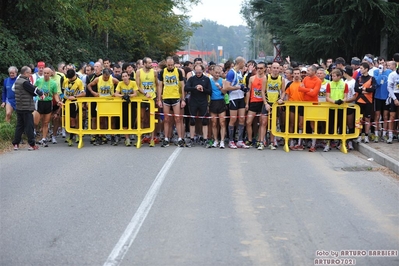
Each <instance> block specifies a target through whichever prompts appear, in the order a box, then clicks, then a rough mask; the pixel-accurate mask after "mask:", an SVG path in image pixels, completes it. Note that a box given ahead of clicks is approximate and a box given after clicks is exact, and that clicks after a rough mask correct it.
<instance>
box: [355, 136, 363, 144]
mask: <svg viewBox="0 0 399 266" xmlns="http://www.w3.org/2000/svg"><path fill="white" fill-rule="evenodd" d="M356 142H357V143H360V142H362V136H361V135H360V136H359V137H358V138H357V139H356Z"/></svg>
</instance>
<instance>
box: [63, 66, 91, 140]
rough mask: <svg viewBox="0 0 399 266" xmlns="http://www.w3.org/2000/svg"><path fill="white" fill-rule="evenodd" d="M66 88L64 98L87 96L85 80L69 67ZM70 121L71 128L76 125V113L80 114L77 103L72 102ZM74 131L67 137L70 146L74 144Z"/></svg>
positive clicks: (65, 82)
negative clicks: (84, 85) (79, 77)
mask: <svg viewBox="0 0 399 266" xmlns="http://www.w3.org/2000/svg"><path fill="white" fill-rule="evenodd" d="M62 87H63V88H64V99H66V100H71V101H73V100H76V98H79V97H85V96H86V92H85V90H84V87H83V82H82V81H81V80H80V79H78V77H77V75H76V73H75V70H73V69H68V71H67V73H66V79H64V84H63V86H62ZM69 106H70V114H69V115H70V123H71V128H75V127H76V115H77V114H78V105H77V103H73V102H72V103H70V105H69ZM73 137H74V134H73V133H69V138H67V142H68V146H72V143H73Z"/></svg>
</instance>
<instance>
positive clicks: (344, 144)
mask: <svg viewBox="0 0 399 266" xmlns="http://www.w3.org/2000/svg"><path fill="white" fill-rule="evenodd" d="M341 152H343V153H348V149H347V148H346V138H344V139H342V140H341Z"/></svg>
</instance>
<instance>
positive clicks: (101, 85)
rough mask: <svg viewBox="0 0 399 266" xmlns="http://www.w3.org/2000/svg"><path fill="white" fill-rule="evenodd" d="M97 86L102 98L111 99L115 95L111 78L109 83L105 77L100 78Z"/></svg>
mask: <svg viewBox="0 0 399 266" xmlns="http://www.w3.org/2000/svg"><path fill="white" fill-rule="evenodd" d="M97 86H98V93H99V94H100V97H109V96H112V95H113V94H114V89H115V86H114V82H113V80H112V77H111V76H110V77H109V79H108V80H107V81H105V80H104V79H103V76H100V77H98V83H97Z"/></svg>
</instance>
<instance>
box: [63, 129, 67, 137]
mask: <svg viewBox="0 0 399 266" xmlns="http://www.w3.org/2000/svg"><path fill="white" fill-rule="evenodd" d="M62 137H63V138H66V132H65V128H62Z"/></svg>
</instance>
